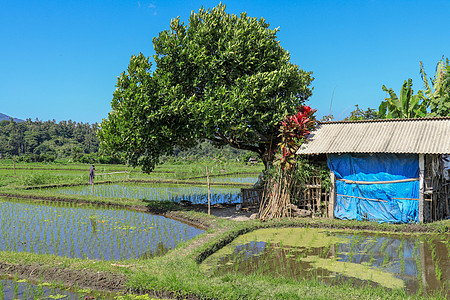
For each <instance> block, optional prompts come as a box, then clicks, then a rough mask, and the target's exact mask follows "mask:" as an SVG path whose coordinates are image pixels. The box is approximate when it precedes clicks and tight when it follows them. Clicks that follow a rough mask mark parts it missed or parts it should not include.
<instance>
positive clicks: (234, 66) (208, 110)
mask: <svg viewBox="0 0 450 300" xmlns="http://www.w3.org/2000/svg"><path fill="white" fill-rule="evenodd" d="M277 32H278V29H274V30H271V29H269V24H268V23H266V21H265V20H264V19H263V18H261V19H259V20H258V19H256V18H250V17H248V16H247V15H246V13H242V14H240V16H237V15H233V14H228V13H226V12H225V6H224V5H221V4H219V5H218V6H216V7H214V8H212V9H208V10H206V9H203V8H201V9H200V10H199V12H198V13H194V12H193V13H192V14H191V16H190V18H189V25H184V23H182V22H181V21H180V19H179V18H176V19H173V20H172V21H171V24H170V29H169V30H165V31H162V32H161V33H160V34H159V36H158V37H156V38H154V39H153V44H154V48H155V51H156V55H155V56H154V59H155V62H156V70H155V71H154V72H153V73H151V72H150V69H151V63H150V61H149V58H146V57H145V56H144V55H142V54H139V55H137V56H132V57H131V60H130V64H129V67H128V70H127V72H124V73H122V75H121V76H120V78H119V79H118V82H117V89H116V91H115V92H114V98H113V101H112V104H111V106H112V111H111V113H110V114H109V116H108V119H107V120H105V121H104V122H103V123H102V124H101V131H100V134H99V136H100V139H101V141H102V146H103V147H104V148H105V149H107V150H108V151H111V152H118V151H124V152H125V154H126V156H127V158H128V157H129V158H130V163H131V164H132V165H142V167H143V170H144V171H146V172H149V171H151V170H152V169H153V168H154V167H155V165H156V164H157V163H158V162H159V157H161V156H162V155H164V154H166V155H168V154H171V152H172V150H173V149H174V148H176V147H180V148H182V149H187V148H190V147H192V146H194V145H195V144H196V143H197V141H198V140H201V139H208V140H210V141H211V142H212V143H213V144H214V145H215V146H224V145H229V146H231V147H234V148H238V149H244V150H250V151H253V152H256V153H257V154H258V155H259V156H260V158H261V159H262V160H263V162H264V163H265V165H266V164H267V162H269V161H271V160H273V153H272V151H271V150H273V149H274V148H275V145H276V144H277V143H278V137H277V135H278V128H279V123H280V121H281V120H282V119H283V118H284V117H285V116H286V115H289V114H292V113H294V112H295V108H296V107H297V106H300V105H302V104H303V102H304V101H306V100H307V99H308V97H309V96H310V95H311V93H312V92H311V89H310V88H309V85H310V84H311V82H312V80H313V78H312V76H311V72H305V71H303V70H301V69H299V68H298V66H296V65H294V64H292V63H291V62H290V56H289V53H288V52H287V51H286V50H284V49H283V48H282V47H281V46H280V43H279V41H277V39H276V33H277Z"/></svg>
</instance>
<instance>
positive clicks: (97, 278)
mask: <svg viewBox="0 0 450 300" xmlns="http://www.w3.org/2000/svg"><path fill="white" fill-rule="evenodd" d="M0 273H1V274H4V275H7V276H13V275H15V276H17V277H18V278H26V279H29V280H35V281H42V280H45V281H51V282H57V283H61V284H63V285H64V286H75V285H76V286H78V287H79V288H82V289H83V288H89V289H92V290H96V291H108V292H116V293H117V292H124V291H125V290H126V281H127V279H126V277H125V276H123V275H120V274H111V273H106V272H94V271H91V270H86V269H85V270H72V269H65V268H57V267H50V268H49V267H47V266H43V265H37V264H32V265H16V264H8V263H5V262H0Z"/></svg>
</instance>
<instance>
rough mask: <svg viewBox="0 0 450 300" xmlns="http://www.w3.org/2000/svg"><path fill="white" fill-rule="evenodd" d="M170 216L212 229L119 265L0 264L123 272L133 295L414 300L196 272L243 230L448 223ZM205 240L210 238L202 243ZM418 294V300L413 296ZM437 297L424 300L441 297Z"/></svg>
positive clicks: (16, 259) (26, 258) (12, 259)
mask: <svg viewBox="0 0 450 300" xmlns="http://www.w3.org/2000/svg"><path fill="white" fill-rule="evenodd" d="M173 214H174V216H182V217H184V218H186V219H188V220H189V219H191V220H200V221H202V222H204V223H205V224H209V225H210V226H211V229H210V230H208V232H207V233H206V234H204V235H201V236H198V237H196V238H194V239H193V240H190V241H187V242H184V243H182V244H180V245H179V246H178V247H177V248H176V249H174V250H172V251H170V252H169V253H168V254H166V255H165V256H163V257H157V258H153V259H130V260H123V261H108V262H106V261H93V260H86V259H85V260H83V259H69V258H64V257H58V256H53V255H41V254H32V253H15V252H0V261H3V262H8V263H12V264H19V265H40V266H41V267H44V268H51V267H58V268H67V269H73V270H89V271H92V272H98V271H100V272H108V273H112V274H123V275H124V276H126V277H127V278H128V280H129V281H128V286H129V288H131V291H133V292H135V293H148V292H150V295H151V292H152V291H157V294H158V295H166V296H168V297H181V298H183V297H189V296H197V297H199V298H204V299H213V298H216V299H243V298H245V299H331V298H344V299H349V298H362V299H380V298H381V299H386V298H389V299H414V298H422V296H419V295H407V294H406V293H405V291H403V290H389V289H384V288H376V287H373V286H369V285H367V286H363V287H354V286H352V285H351V284H350V283H346V284H343V285H342V284H340V285H339V286H327V285H324V284H322V283H320V282H319V281H317V280H298V281H297V280H292V279H286V278H274V277H268V276H260V275H250V276H245V275H239V274H226V275H222V276H213V277H212V276H210V275H208V274H205V273H203V272H202V271H201V269H200V265H199V263H201V262H202V261H203V260H204V259H205V258H206V257H207V256H208V255H209V254H212V253H213V252H215V251H217V250H218V249H220V248H221V247H223V246H225V245H226V244H228V243H229V242H231V241H232V240H233V239H234V238H236V237H237V236H239V235H242V234H245V233H247V232H250V231H253V230H256V229H259V228H266V227H289V226H295V227H297V226H301V227H305V226H306V227H321V228H336V229H344V230H345V229H350V230H376V231H386V232H400V231H406V232H408V231H417V230H419V231H422V232H430V233H432V234H438V233H440V232H448V228H449V227H450V221H441V222H438V223H439V224H425V225H423V226H422V225H415V227H411V226H414V225H392V224H378V223H373V222H357V221H341V220H328V219H300V220H287V219H285V220H280V221H269V222H260V221H248V222H233V221H229V220H224V219H217V218H215V217H210V216H207V215H205V214H202V213H195V212H190V211H177V212H173ZM206 237H210V239H207V238H206ZM416 296H417V297H416ZM443 296H445V295H442V294H435V295H429V296H426V297H423V298H427V299H443Z"/></svg>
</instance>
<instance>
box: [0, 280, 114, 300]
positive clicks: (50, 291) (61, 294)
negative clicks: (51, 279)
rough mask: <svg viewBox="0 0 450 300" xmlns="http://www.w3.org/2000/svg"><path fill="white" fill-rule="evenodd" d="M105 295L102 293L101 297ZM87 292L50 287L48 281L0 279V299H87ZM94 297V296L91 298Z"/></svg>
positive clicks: (88, 295)
mask: <svg viewBox="0 0 450 300" xmlns="http://www.w3.org/2000/svg"><path fill="white" fill-rule="evenodd" d="M105 296H107V295H106V294H104V295H102V298H103V299H105V298H104V297H105ZM89 297H93V296H90V294H89V293H77V292H72V291H69V290H63V289H59V288H55V287H52V286H51V285H50V284H48V283H40V284H39V283H36V284H34V283H30V282H28V281H26V280H12V279H8V278H4V279H0V300H3V299H4V300H8V299H23V300H28V299H30V300H31V299H33V300H34V299H67V300H69V299H70V300H78V299H89ZM93 299H94V298H93Z"/></svg>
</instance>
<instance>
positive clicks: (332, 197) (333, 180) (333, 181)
mask: <svg viewBox="0 0 450 300" xmlns="http://www.w3.org/2000/svg"><path fill="white" fill-rule="evenodd" d="M330 179H331V187H330V202H329V203H328V218H330V219H333V218H334V202H335V201H336V175H334V173H333V171H331V172H330Z"/></svg>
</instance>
